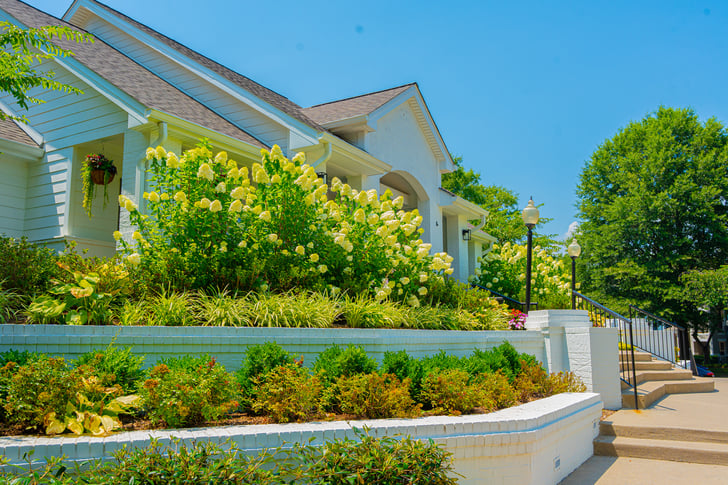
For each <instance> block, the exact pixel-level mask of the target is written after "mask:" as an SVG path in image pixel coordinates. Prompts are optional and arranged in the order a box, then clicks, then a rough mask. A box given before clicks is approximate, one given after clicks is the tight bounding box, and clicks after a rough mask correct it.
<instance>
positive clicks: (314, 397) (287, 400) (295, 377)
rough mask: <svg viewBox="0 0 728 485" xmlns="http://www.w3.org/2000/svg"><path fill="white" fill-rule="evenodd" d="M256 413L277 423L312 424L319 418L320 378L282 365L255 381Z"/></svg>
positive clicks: (297, 368)
mask: <svg viewBox="0 0 728 485" xmlns="http://www.w3.org/2000/svg"><path fill="white" fill-rule="evenodd" d="M253 383H254V385H255V390H254V391H253V395H254V401H253V410H254V411H255V412H258V413H262V414H265V415H267V416H270V417H271V418H272V419H273V421H275V422H277V423H287V422H289V421H299V420H300V421H305V420H310V419H311V418H313V417H315V416H316V415H317V414H318V410H319V400H320V398H321V390H322V387H321V383H320V381H319V378H318V377H316V376H311V375H310V374H309V372H308V370H307V369H304V368H302V367H299V366H298V365H295V364H294V365H281V366H278V367H275V368H274V369H273V370H271V371H270V372H268V373H266V374H264V375H262V376H259V377H256V378H255V379H253Z"/></svg>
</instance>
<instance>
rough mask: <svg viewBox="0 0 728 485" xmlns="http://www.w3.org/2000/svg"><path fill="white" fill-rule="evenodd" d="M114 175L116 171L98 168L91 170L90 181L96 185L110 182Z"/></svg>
mask: <svg viewBox="0 0 728 485" xmlns="http://www.w3.org/2000/svg"><path fill="white" fill-rule="evenodd" d="M107 174H108V175H107ZM115 176H116V173H114V172H107V171H106V170H100V169H94V170H91V181H92V182H93V183H94V184H96V185H107V184H110V183H111V182H112V181H113V180H114V177H115Z"/></svg>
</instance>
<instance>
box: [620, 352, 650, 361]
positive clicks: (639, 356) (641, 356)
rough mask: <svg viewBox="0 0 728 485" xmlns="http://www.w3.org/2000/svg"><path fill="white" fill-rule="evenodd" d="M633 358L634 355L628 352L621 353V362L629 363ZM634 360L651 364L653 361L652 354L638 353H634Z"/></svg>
mask: <svg viewBox="0 0 728 485" xmlns="http://www.w3.org/2000/svg"><path fill="white" fill-rule="evenodd" d="M631 358H632V353H631V352H628V351H623V350H620V351H619V361H620V362H623V361H627V360H630V359H631ZM634 360H635V362H650V361H652V354H650V353H649V352H637V351H635V353H634Z"/></svg>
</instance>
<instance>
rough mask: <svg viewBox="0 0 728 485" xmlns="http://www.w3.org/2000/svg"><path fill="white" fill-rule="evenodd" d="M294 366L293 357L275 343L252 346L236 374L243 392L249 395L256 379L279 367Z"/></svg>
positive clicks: (246, 350) (246, 352)
mask: <svg viewBox="0 0 728 485" xmlns="http://www.w3.org/2000/svg"><path fill="white" fill-rule="evenodd" d="M301 362H302V361H301ZM292 364H294V358H293V356H292V355H291V354H289V353H288V352H287V351H286V350H285V349H284V348H283V347H281V346H280V345H278V344H277V343H275V342H266V343H264V344H261V345H251V346H250V347H248V348H247V349H245V357H243V365H242V366H241V367H240V369H239V370H238V371H237V372H236V373H235V377H236V378H237V380H238V383H239V384H240V386H241V387H242V389H243V392H244V393H246V394H248V395H249V394H250V390H251V389H252V386H253V380H254V379H256V378H257V377H259V376H263V375H265V374H268V373H269V372H270V371H272V370H273V369H275V368H276V367H278V366H287V365H292Z"/></svg>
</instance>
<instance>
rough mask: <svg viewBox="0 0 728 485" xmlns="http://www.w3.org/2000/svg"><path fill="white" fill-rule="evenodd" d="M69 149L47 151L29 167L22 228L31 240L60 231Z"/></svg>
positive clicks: (63, 221) (53, 236)
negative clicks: (43, 156)
mask: <svg viewBox="0 0 728 485" xmlns="http://www.w3.org/2000/svg"><path fill="white" fill-rule="evenodd" d="M72 153H73V150H72V149H67V150H60V151H56V152H51V153H48V154H47V155H46V157H45V158H44V159H43V160H42V161H41V162H39V163H33V164H31V165H30V167H29V172H28V185H27V190H26V207H25V226H24V228H23V229H24V232H25V234H26V235H27V236H28V239H30V240H31V241H40V240H46V239H52V238H57V237H60V236H62V235H63V226H64V224H65V222H66V218H65V214H64V211H65V207H66V187H67V182H68V178H69V169H70V166H71V165H70V160H69V158H68V157H69V156H70V155H71V154H72Z"/></svg>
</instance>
